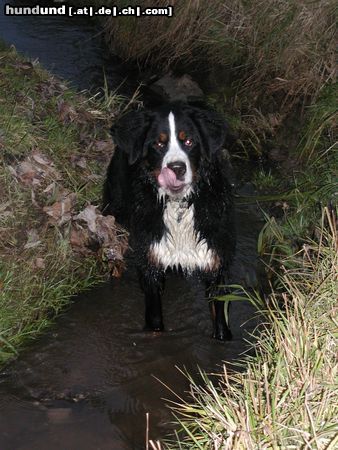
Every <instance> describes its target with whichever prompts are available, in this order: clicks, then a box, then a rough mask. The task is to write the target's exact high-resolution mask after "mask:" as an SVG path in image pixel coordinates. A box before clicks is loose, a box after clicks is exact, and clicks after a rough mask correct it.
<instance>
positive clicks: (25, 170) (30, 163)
mask: <svg viewBox="0 0 338 450" xmlns="http://www.w3.org/2000/svg"><path fill="white" fill-rule="evenodd" d="M8 169H9V171H10V172H11V173H12V175H13V176H14V177H15V178H16V179H17V180H18V181H20V182H21V183H23V184H24V185H26V186H40V185H41V184H42V183H44V182H45V181H46V180H47V181H48V180H49V181H50V180H59V179H61V175H60V173H59V172H58V171H57V170H56V168H55V166H54V164H53V163H52V161H51V160H50V159H49V158H47V156H45V155H44V154H42V153H41V152H39V151H38V150H34V151H33V152H32V154H31V155H29V156H27V157H26V158H25V159H24V160H23V161H21V162H19V163H18V164H17V165H16V166H15V167H13V166H9V167H8Z"/></svg>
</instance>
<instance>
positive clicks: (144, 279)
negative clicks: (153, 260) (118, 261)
mask: <svg viewBox="0 0 338 450" xmlns="http://www.w3.org/2000/svg"><path fill="white" fill-rule="evenodd" d="M139 278H140V283H141V287H142V290H143V292H144V300H145V327H144V329H145V330H149V331H163V328H164V326H163V319H162V302H161V297H162V293H163V289H164V282H165V274H164V271H163V270H160V269H158V268H154V267H152V266H148V267H147V268H146V270H144V269H143V270H142V269H139Z"/></svg>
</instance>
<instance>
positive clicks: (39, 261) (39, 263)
mask: <svg viewBox="0 0 338 450" xmlns="http://www.w3.org/2000/svg"><path fill="white" fill-rule="evenodd" d="M33 267H34V268H35V269H45V268H46V264H45V260H44V258H35V259H34V261H33Z"/></svg>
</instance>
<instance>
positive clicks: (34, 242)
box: [23, 228, 41, 250]
mask: <svg viewBox="0 0 338 450" xmlns="http://www.w3.org/2000/svg"><path fill="white" fill-rule="evenodd" d="M27 236H28V239H27V243H26V244H25V245H24V247H23V248H24V249H25V250H27V249H30V248H35V247H38V246H39V245H40V244H41V241H40V238H39V235H38V232H37V230H35V229H34V228H33V229H31V230H29V231H27Z"/></svg>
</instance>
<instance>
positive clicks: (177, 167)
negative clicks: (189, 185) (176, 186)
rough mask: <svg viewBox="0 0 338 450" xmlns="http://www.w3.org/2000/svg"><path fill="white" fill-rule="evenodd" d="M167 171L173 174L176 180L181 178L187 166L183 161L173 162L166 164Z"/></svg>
mask: <svg viewBox="0 0 338 450" xmlns="http://www.w3.org/2000/svg"><path fill="white" fill-rule="evenodd" d="M167 167H168V169H170V170H172V171H173V172H175V175H176V177H177V178H182V177H183V175H184V174H185V172H186V171H187V166H186V164H185V163H184V162H183V161H174V162H171V163H169V164H167Z"/></svg>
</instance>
